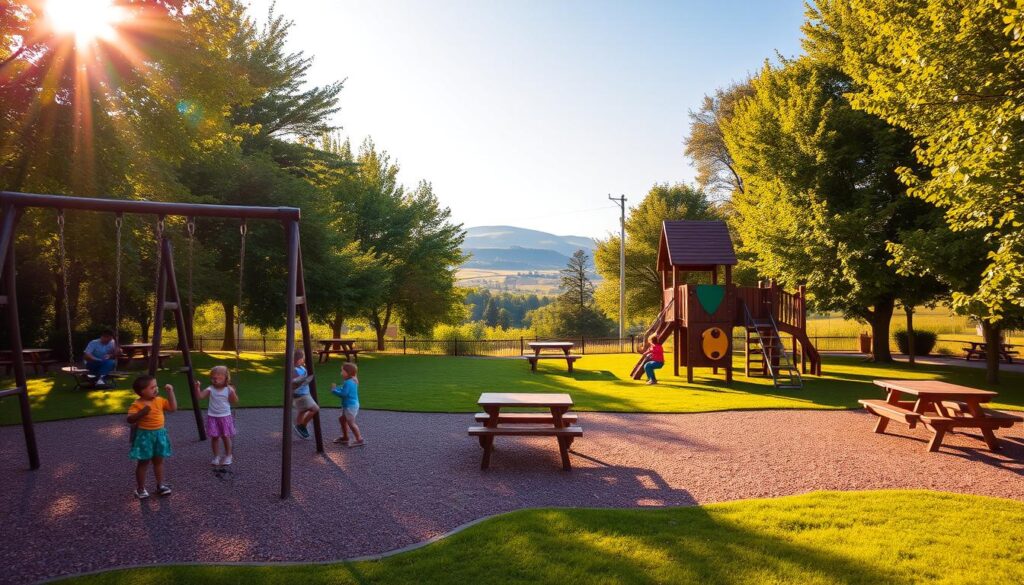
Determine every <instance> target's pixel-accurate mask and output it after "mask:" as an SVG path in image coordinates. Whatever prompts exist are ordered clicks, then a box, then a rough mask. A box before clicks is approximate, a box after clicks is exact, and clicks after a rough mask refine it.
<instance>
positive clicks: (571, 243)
mask: <svg viewBox="0 0 1024 585" xmlns="http://www.w3.org/2000/svg"><path fill="white" fill-rule="evenodd" d="M594 246H595V244H594V239H593V238H586V237H583V236H556V235H554V234H549V233H547V232H541V231H537V230H528V229H525V228H518V227H512V226H507V225H495V226H480V227H471V228H467V229H466V240H465V242H464V243H463V244H462V249H463V250H465V251H470V250H477V249H492V250H493V249H506V250H507V249H512V248H526V249H532V250H552V251H554V252H558V253H559V254H562V255H563V256H565V257H566V258H568V257H569V256H572V255H573V253H574V252H576V250H583V251H585V252H586V253H587V254H588V255H589V256H593V255H594ZM564 265H565V264H564V263H563V264H562V266H564Z"/></svg>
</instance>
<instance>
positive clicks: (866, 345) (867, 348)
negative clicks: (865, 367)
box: [860, 333, 871, 355]
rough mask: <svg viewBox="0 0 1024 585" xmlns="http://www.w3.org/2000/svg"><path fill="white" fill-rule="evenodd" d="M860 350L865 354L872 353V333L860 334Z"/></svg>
mask: <svg viewBox="0 0 1024 585" xmlns="http://www.w3.org/2000/svg"><path fill="white" fill-rule="evenodd" d="M860 352H861V353H864V354H868V355H870V354H871V334H870V333H861V334H860Z"/></svg>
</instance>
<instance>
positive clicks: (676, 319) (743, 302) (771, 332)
mask: <svg viewBox="0 0 1024 585" xmlns="http://www.w3.org/2000/svg"><path fill="white" fill-rule="evenodd" d="M735 265H736V252H735V250H734V249H733V245H732V238H731V237H730V236H729V229H728V227H727V226H726V225H725V222H722V221H691V220H681V221H665V222H662V229H661V240H660V243H659V245H658V260H657V270H658V273H659V274H660V276H661V288H662V310H661V313H659V315H658V317H657V319H655V320H654V322H653V323H652V324H651V326H650V327H649V328H648V329H647V332H646V333H645V334H644V341H643V344H642V346H641V348H640V351H641V352H646V351H647V350H648V348H649V342H648V339H650V337H651V336H652V335H653V336H654V338H655V339H656V340H657V342H658V343H659V344H661V343H664V342H665V341H666V340H667V339H668V338H669V336H670V335H671V336H672V340H673V353H674V356H673V357H674V373H675V375H676V376H678V375H679V369H680V367H681V366H682V367H685V368H686V381H687V382H690V383H692V382H693V368H695V367H704V368H712V373H714V374H718V369H719V368H722V369H723V370H725V381H726V383H727V384H731V383H732V374H733V360H732V354H733V339H732V331H733V328H735V327H742V328H743V329H744V331H745V336H744V358H745V359H744V361H745V368H744V370H745V373H746V375H747V376H748V377H752V376H762V377H771V379H772V383H773V384H774V385H775V387H776V388H791V389H792V388H801V387H803V379H802V378H801V376H800V373H801V370H802V371H803V373H805V374H806V373H808V370H809V371H810V373H812V374H815V375H818V376H820V375H821V356H820V355H819V354H818V351H817V349H815V347H814V345H813V344H812V343H811V340H810V339H809V338H808V336H807V306H806V302H805V301H806V291H805V290H804V287H803V286H801V287H799V289H798V291H797V292H796V293H795V294H793V293H788V292H785V291H782V290H779V288H778V287H777V285H776V284H775V283H774V282H771V281H769V282H767V283H758V286H757V287H740V286H736V285H735V284H733V282H732V267H733V266H735ZM691 272H705V273H709V274H710V276H711V284H689V283H686V280H687V275H688V273H691ZM719 273H722V274H723V275H724V279H725V283H724V284H719V282H718V281H719ZM781 333H786V334H787V335H789V336H790V337H791V339H792V344H793V345H792V358H791V357H790V354H789V353H788V352H787V351H786V346H785V344H784V343H783V339H782V336H781ZM646 360H647V358H646V357H642V358H641V359H640V360H639V361H638V362H637V364H636V366H634V368H633V371H632V377H633V379H635V380H639V379H640V378H641V377H642V376H643V373H644V367H643V366H644V364H645V363H646ZM798 366H799V367H798Z"/></svg>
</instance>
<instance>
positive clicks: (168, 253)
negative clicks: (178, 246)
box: [149, 217, 206, 441]
mask: <svg viewBox="0 0 1024 585" xmlns="http://www.w3.org/2000/svg"><path fill="white" fill-rule="evenodd" d="M157 239H158V241H159V244H158V245H159V254H158V256H159V258H158V260H159V263H158V267H157V284H156V307H155V311H156V315H155V316H154V318H153V345H152V347H151V348H150V354H149V375H150V376H155V375H156V372H157V369H158V367H159V365H160V341H161V337H162V334H163V326H164V311H172V312H173V313H174V322H175V326H176V327H177V329H178V347H179V348H180V349H181V357H182V361H184V368H183V370H184V373H185V375H186V378H187V380H188V394H189V397H190V398H191V399H192V413H193V414H194V415H195V419H196V432H197V433H198V435H199V440H200V441H205V440H206V428H204V427H203V415H202V413H201V412H200V411H199V396H198V395H197V394H196V376H195V369H194V368H193V367H192V355H191V353H190V352H189V345H188V329H187V328H186V322H185V315H184V313H183V312H182V303H181V295H180V294H179V293H178V279H177V277H176V276H175V274H174V255H173V252H172V250H171V241H170V239H169V238H168V237H167V235H166V234H164V232H163V218H162V217H161V218H160V219H159V220H158V223H157ZM168 293H170V295H169V296H170V299H169V298H168Z"/></svg>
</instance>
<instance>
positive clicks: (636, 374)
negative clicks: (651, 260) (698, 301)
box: [630, 299, 676, 380]
mask: <svg viewBox="0 0 1024 585" xmlns="http://www.w3.org/2000/svg"><path fill="white" fill-rule="evenodd" d="M675 305H676V300H675V299H672V300H670V301H669V302H668V303H667V304H666V305H665V307H664V308H662V309H661V313H659V314H658V318H657V319H655V320H654V323H651V326H650V327H648V328H647V331H645V332H644V336H643V339H642V340H641V341H640V351H641V352H644V351H647V338H649V337H650V336H651V335H652V334H653V335H655V336H656V337H657V339H658V343H665V340H666V339H668V336H669V334H671V333H672V331H673V330H674V329H675V327H676V320H675V315H674V314H672V313H671V311H672V308H673V307H675ZM645 363H647V358H646V357H644V356H640V359H639V360H638V361H637V362H636V365H635V366H633V372H632V373H631V374H630V375H631V376H632V377H633V379H634V380H639V379H640V378H642V377H643V375H644V364H645Z"/></svg>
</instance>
